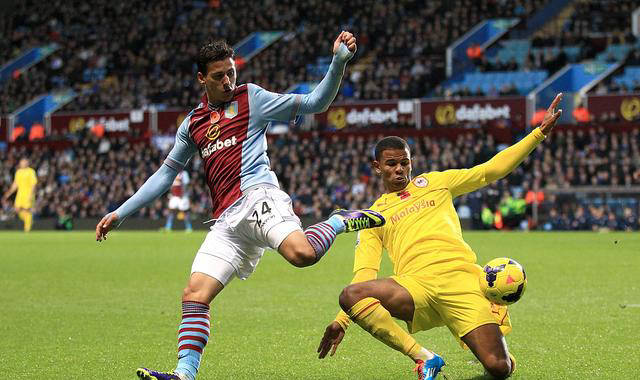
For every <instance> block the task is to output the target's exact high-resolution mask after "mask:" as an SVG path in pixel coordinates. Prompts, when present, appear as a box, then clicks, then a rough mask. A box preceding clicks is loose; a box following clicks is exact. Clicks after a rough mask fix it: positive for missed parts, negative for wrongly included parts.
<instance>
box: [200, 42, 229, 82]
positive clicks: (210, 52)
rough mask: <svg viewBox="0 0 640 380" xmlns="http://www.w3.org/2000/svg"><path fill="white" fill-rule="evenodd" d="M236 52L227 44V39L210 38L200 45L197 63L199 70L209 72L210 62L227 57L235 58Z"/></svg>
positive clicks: (203, 72) (204, 72)
mask: <svg viewBox="0 0 640 380" xmlns="http://www.w3.org/2000/svg"><path fill="white" fill-rule="evenodd" d="M234 56H235V52H234V51H233V48H232V47H231V46H229V45H228V44H227V41H225V40H210V41H209V42H207V43H206V44H204V45H202V46H201V47H200V50H199V51H198V57H197V58H196V63H197V65H198V71H199V72H201V73H202V74H207V65H208V64H209V62H215V61H221V60H223V59H227V58H233V57H234Z"/></svg>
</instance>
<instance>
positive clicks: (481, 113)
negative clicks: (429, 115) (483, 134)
mask: <svg viewBox="0 0 640 380" xmlns="http://www.w3.org/2000/svg"><path fill="white" fill-rule="evenodd" d="M435 117H436V121H437V122H438V124H440V125H448V124H454V123H456V122H459V121H484V120H495V119H509V118H510V117H511V107H509V106H508V105H506V104H505V105H503V106H500V107H493V106H492V105H491V104H485V105H484V106H482V105H480V104H479V103H475V104H473V105H472V106H467V105H465V104H463V105H461V106H460V107H458V108H457V109H456V108H455V106H454V105H453V104H451V103H448V104H444V105H440V106H438V107H437V108H436V112H435Z"/></svg>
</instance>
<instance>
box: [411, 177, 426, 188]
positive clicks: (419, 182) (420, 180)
mask: <svg viewBox="0 0 640 380" xmlns="http://www.w3.org/2000/svg"><path fill="white" fill-rule="evenodd" d="M413 184H414V185H416V186H417V187H427V185H428V184H429V181H428V180H427V179H426V178H424V177H418V178H416V179H414V180H413Z"/></svg>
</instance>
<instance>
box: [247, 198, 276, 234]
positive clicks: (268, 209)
mask: <svg viewBox="0 0 640 380" xmlns="http://www.w3.org/2000/svg"><path fill="white" fill-rule="evenodd" d="M251 216H252V217H253V219H254V221H255V222H256V224H257V225H258V227H259V228H265V227H267V225H269V224H277V223H278V222H280V221H282V216H280V214H279V213H278V212H277V210H275V207H274V206H273V204H271V205H270V204H269V203H268V202H267V201H262V202H260V203H258V204H256V208H255V209H254V210H253V213H252V214H251Z"/></svg>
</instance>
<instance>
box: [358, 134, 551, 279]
mask: <svg viewBox="0 0 640 380" xmlns="http://www.w3.org/2000/svg"><path fill="white" fill-rule="evenodd" d="M544 138H545V136H544V135H543V134H542V132H541V131H540V129H539V128H536V129H535V130H533V131H532V132H531V133H530V134H529V135H527V136H526V137H525V138H523V139H522V140H521V141H519V142H518V143H516V144H514V145H513V146H511V147H509V148H507V149H505V150H503V151H502V152H500V153H498V154H497V155H496V156H494V157H493V158H492V159H491V160H489V161H487V162H485V163H483V164H480V165H476V166H474V167H473V168H470V169H451V170H446V171H443V172H429V173H424V174H421V175H419V176H417V177H415V178H414V179H413V180H412V181H411V182H410V183H409V184H408V185H407V186H406V187H405V188H404V189H403V190H402V191H399V192H394V193H386V194H383V195H382V196H381V197H380V198H378V200H376V202H375V203H374V204H373V206H372V207H371V209H372V210H374V211H377V212H379V213H381V214H382V215H383V216H384V217H385V219H386V223H385V225H384V226H382V227H378V228H374V229H369V230H362V231H361V232H360V234H359V235H358V244H357V247H356V252H355V261H354V267H353V271H354V272H356V273H357V272H358V271H359V270H360V269H373V270H375V271H376V272H377V271H378V270H379V269H380V260H381V257H382V250H383V248H385V249H386V250H387V252H388V254H389V258H390V259H391V262H392V263H393V271H394V273H395V274H396V275H403V274H415V273H424V271H428V270H431V271H434V270H436V271H438V270H451V269H455V266H456V263H462V264H465V263H475V262H476V255H475V253H474V252H473V250H472V249H471V247H469V245H468V244H467V243H466V242H465V241H464V240H463V239H462V228H461V227H460V219H459V218H458V214H457V213H456V210H455V207H454V206H453V199H454V198H456V197H458V196H460V195H463V194H465V193H469V192H472V191H475V190H477V189H479V188H481V187H484V186H486V185H488V184H489V183H491V182H494V181H495V180H497V179H499V178H502V177H504V176H506V175H507V174H509V173H510V172H511V171H512V170H513V169H514V168H515V167H516V166H518V165H519V164H520V162H522V160H523V159H524V158H525V157H526V156H527V155H529V153H530V152H531V151H532V150H533V149H534V148H535V147H536V146H537V145H538V144H539V143H540V142H541V141H542V140H544ZM447 263H449V264H450V265H445V264H447ZM434 264H438V265H437V266H434ZM462 266H464V267H466V265H462Z"/></svg>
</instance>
